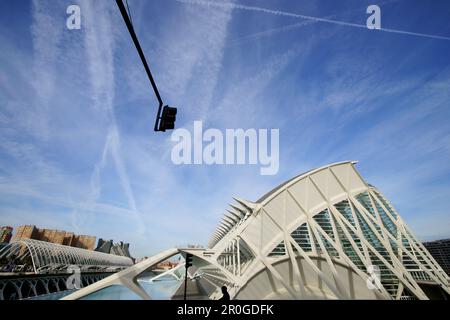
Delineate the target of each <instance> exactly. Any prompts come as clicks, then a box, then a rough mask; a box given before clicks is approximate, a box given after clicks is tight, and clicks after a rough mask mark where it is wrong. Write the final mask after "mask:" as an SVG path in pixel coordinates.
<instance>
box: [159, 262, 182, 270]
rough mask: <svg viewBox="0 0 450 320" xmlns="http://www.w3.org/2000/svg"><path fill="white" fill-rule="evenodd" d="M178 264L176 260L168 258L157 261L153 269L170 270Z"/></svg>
mask: <svg viewBox="0 0 450 320" xmlns="http://www.w3.org/2000/svg"><path fill="white" fill-rule="evenodd" d="M176 266H178V262H172V261H170V260H166V261H163V262H160V263H158V264H157V265H156V266H155V268H154V269H160V270H170V269H173V268H175V267H176Z"/></svg>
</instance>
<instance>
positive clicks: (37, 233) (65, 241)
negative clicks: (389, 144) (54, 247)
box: [12, 225, 96, 250]
mask: <svg viewBox="0 0 450 320" xmlns="http://www.w3.org/2000/svg"><path fill="white" fill-rule="evenodd" d="M19 239H34V240H40V241H46V242H51V243H56V244H61V245H66V246H70V247H77V248H82V249H87V250H94V247H95V240H96V237H94V236H87V235H76V234H74V233H73V232H67V231H63V230H51V229H39V228H37V227H36V226H33V225H25V226H20V227H17V230H16V233H15V235H14V236H13V238H12V240H19Z"/></svg>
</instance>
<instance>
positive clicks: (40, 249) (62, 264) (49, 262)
mask: <svg viewBox="0 0 450 320" xmlns="http://www.w3.org/2000/svg"><path fill="white" fill-rule="evenodd" d="M0 260H6V261H13V262H15V264H21V265H22V266H24V267H25V268H27V267H28V268H31V269H32V271H34V273H36V274H44V273H55V272H56V273H57V272H62V273H66V272H67V268H68V267H70V266H77V267H79V268H80V271H81V272H93V271H98V272H116V271H119V270H122V269H124V268H127V267H130V266H131V265H133V261H132V260H131V259H130V258H128V257H123V256H116V255H113V254H107V253H103V252H96V251H92V250H86V249H81V248H75V247H69V246H64V245H59V244H55V243H51V242H45V241H39V240H34V239H20V240H17V241H14V242H12V243H10V244H8V245H7V246H6V247H4V248H3V249H2V250H1V251H0ZM22 271H26V270H22ZM72 272H73V270H72Z"/></svg>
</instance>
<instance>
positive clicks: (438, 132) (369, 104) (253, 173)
mask: <svg viewBox="0 0 450 320" xmlns="http://www.w3.org/2000/svg"><path fill="white" fill-rule="evenodd" d="M215 3H219V5H207V4H205V2H196V1H188V2H179V1H175V0H173V1H162V0H161V1H156V0H153V1H145V0H129V5H130V9H131V14H132V18H133V22H134V25H135V29H136V31H137V33H138V36H139V38H140V41H141V44H142V47H143V49H144V51H145V53H146V55H147V58H148V61H149V63H150V66H151V68H152V71H153V73H154V76H155V79H156V81H157V83H158V86H159V89H160V91H161V94H162V97H163V99H164V101H165V102H166V103H169V104H171V105H173V106H176V107H178V108H179V109H178V120H177V127H185V128H188V129H191V128H192V125H193V121H194V120H203V121H204V127H205V129H206V128H219V129H225V128H244V129H247V128H279V129H280V169H279V172H278V174H277V175H273V176H261V175H260V174H259V166H254V165H253V166H251V165H246V166H206V165H203V166H194V165H184V166H176V165H174V164H172V162H171V159H170V152H171V149H172V147H173V146H174V143H173V142H171V141H170V133H165V134H162V133H154V132H153V121H154V116H155V108H156V106H157V103H156V99H155V97H154V95H153V92H152V91H151V89H150V86H149V82H148V79H147V78H146V75H145V72H144V70H143V67H142V65H141V63H140V61H139V59H138V56H137V53H136V50H135V48H134V46H133V44H132V42H131V39H130V37H129V34H128V33H127V31H126V28H125V25H124V23H123V20H122V18H121V16H120V15H119V12H118V9H117V7H116V5H115V3H114V1H106V0H104V1H103V0H102V1H89V0H83V1H81V0H70V1H65V0H61V1H50V0H36V1H26V0H20V1H1V3H0V44H1V50H0V130H1V134H0V225H12V226H18V225H22V224H36V225H38V226H40V227H47V228H58V229H65V230H72V231H75V232H78V233H81V234H92V235H96V236H97V237H102V238H106V239H114V240H116V241H119V240H122V241H126V242H130V243H131V252H132V254H133V255H135V256H143V255H150V254H153V253H156V252H157V251H159V250H162V249H165V248H167V247H170V246H174V245H185V244H187V243H193V244H197V243H200V244H206V242H207V240H208V238H209V235H210V234H211V233H212V232H213V230H214V228H215V226H216V224H217V222H218V221H219V219H220V217H221V216H222V214H223V213H224V210H225V209H226V207H227V204H228V203H230V202H231V201H232V197H233V196H238V197H241V198H244V199H248V200H256V199H257V198H258V197H260V196H261V195H262V194H264V193H265V192H267V191H269V190H270V189H272V188H273V187H275V186H276V185H278V184H279V183H281V182H283V181H285V180H287V179H289V178H291V177H292V176H294V175H296V174H299V173H301V172H303V171H307V170H310V169H312V168H316V167H319V166H322V165H325V164H328V163H332V162H337V161H342V160H358V161H359V163H358V165H357V168H358V170H359V171H360V172H361V173H362V175H363V176H364V177H365V178H366V180H367V181H368V182H370V183H371V184H373V185H375V186H377V187H378V188H379V189H380V190H381V191H382V192H383V193H384V194H385V195H386V196H387V197H388V198H389V199H390V200H391V201H392V202H393V204H394V205H395V207H396V208H397V210H398V211H399V212H400V214H401V215H402V217H403V218H404V220H405V221H406V222H407V223H408V224H409V225H410V227H411V228H412V230H413V231H414V232H415V234H416V235H417V236H418V237H419V238H420V239H422V240H431V239H438V238H445V237H449V236H450V210H449V209H448V208H449V206H450V105H449V104H450V91H449V88H450V60H449V57H450V41H449V40H445V39H437V38H433V37H427V36H418V35H408V34H404V33H395V32H386V31H379V30H368V29H365V28H358V27H351V26H346V25H339V24H334V23H327V22H320V21H319V22H317V21H314V20H305V19H303V18H300V17H298V16H295V15H292V14H300V15H307V16H311V17H326V18H328V19H332V20H337V21H343V22H348V23H353V24H359V25H365V23H366V19H367V17H368V15H367V14H366V8H367V6H368V5H370V4H378V5H379V6H380V7H381V18H382V22H381V23H382V28H387V29H394V30H401V31H408V32H415V33H421V34H428V35H438V36H443V37H450V25H449V24H448V21H449V19H450V3H449V2H448V1H445V0H443V1H433V3H432V4H431V3H430V2H429V1H404V0H399V1H395V0H394V1H378V2H374V1H360V0H355V1H350V0H346V1H339V5H336V3H335V2H334V1H274V0H272V1H250V0H239V1H238V0H236V1H234V2H233V4H232V5H229V4H227V2H222V1H219V2H217V1H216V2H215ZM224 3H225V5H223V4H224ZM70 4H78V5H80V7H81V17H82V28H81V30H68V29H67V28H66V18H67V14H66V8H67V6H69V5H70ZM239 5H245V7H244V6H239ZM258 8H259V9H258ZM260 8H263V9H267V10H261V9H260Z"/></svg>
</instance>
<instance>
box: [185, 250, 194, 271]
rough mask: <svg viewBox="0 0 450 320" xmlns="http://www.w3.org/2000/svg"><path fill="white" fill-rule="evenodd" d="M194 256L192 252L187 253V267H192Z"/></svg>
mask: <svg viewBox="0 0 450 320" xmlns="http://www.w3.org/2000/svg"><path fill="white" fill-rule="evenodd" d="M192 257H193V255H192V254H190V253H186V269H187V268H189V267H192Z"/></svg>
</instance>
